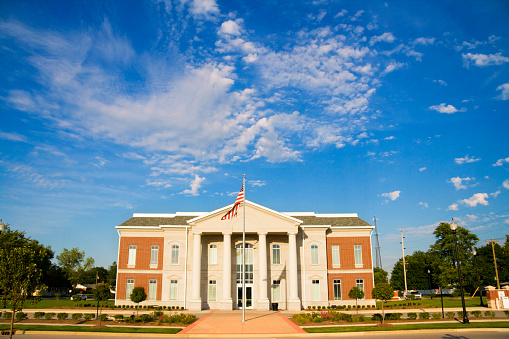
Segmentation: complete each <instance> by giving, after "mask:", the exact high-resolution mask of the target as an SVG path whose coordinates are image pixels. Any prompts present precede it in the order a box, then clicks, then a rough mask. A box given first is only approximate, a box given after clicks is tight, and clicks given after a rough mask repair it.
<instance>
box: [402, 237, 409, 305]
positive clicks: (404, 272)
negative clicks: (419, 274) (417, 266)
mask: <svg viewBox="0 0 509 339" xmlns="http://www.w3.org/2000/svg"><path fill="white" fill-rule="evenodd" d="M403 238H404V236H403V230H401V250H402V251H403V275H404V277H405V293H406V291H407V290H408V286H407V284H406V264H405V245H403ZM405 293H403V296H405Z"/></svg>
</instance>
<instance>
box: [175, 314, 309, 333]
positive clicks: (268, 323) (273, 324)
mask: <svg viewBox="0 0 509 339" xmlns="http://www.w3.org/2000/svg"><path fill="white" fill-rule="evenodd" d="M268 333H271V334H299V333H306V332H305V331H304V330H303V329H301V328H300V327H299V326H297V325H295V324H294V323H292V322H291V321H290V320H289V319H288V318H287V317H285V316H284V315H282V314H281V313H280V312H271V311H254V310H247V311H246V314H245V321H244V322H242V311H238V310H235V311H211V312H210V313H209V314H207V315H206V316H204V317H203V318H200V319H199V320H198V321H196V322H195V323H193V324H192V325H190V326H188V327H187V328H185V329H184V330H183V331H181V332H179V334H268Z"/></svg>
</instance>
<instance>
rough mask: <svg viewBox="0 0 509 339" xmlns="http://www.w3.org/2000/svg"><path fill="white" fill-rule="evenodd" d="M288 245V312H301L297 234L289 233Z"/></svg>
mask: <svg viewBox="0 0 509 339" xmlns="http://www.w3.org/2000/svg"><path fill="white" fill-rule="evenodd" d="M288 245H289V251H290V253H289V255H288V270H289V277H288V278H289V281H288V287H289V293H288V294H289V296H288V297H289V300H288V310H289V311H300V310H301V306H300V300H299V290H298V287H299V281H298V274H297V232H295V233H288Z"/></svg>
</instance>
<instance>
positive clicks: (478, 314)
mask: <svg viewBox="0 0 509 339" xmlns="http://www.w3.org/2000/svg"><path fill="white" fill-rule="evenodd" d="M472 315H473V316H474V317H476V318H482V312H481V311H472Z"/></svg>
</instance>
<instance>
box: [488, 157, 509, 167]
mask: <svg viewBox="0 0 509 339" xmlns="http://www.w3.org/2000/svg"><path fill="white" fill-rule="evenodd" d="M507 163H509V157H507V158H502V159H498V160H497V162H495V163H494V164H493V165H491V166H493V167H499V166H503V165H504V164H507Z"/></svg>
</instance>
